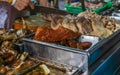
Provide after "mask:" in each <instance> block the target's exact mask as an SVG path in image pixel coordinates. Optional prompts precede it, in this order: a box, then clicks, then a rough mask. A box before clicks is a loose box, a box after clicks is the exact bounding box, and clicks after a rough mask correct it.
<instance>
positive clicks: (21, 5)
mask: <svg viewBox="0 0 120 75" xmlns="http://www.w3.org/2000/svg"><path fill="white" fill-rule="evenodd" d="M0 1H6V2H8V3H10V4H12V5H13V6H14V7H15V8H16V9H18V10H19V11H21V10H23V9H25V8H26V7H27V6H30V7H31V8H34V5H33V4H32V3H31V1H30V0H0Z"/></svg>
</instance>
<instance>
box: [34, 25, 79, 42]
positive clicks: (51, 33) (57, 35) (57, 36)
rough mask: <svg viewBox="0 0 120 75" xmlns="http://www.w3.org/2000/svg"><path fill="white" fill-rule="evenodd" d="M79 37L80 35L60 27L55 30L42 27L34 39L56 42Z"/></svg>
mask: <svg viewBox="0 0 120 75" xmlns="http://www.w3.org/2000/svg"><path fill="white" fill-rule="evenodd" d="M79 36H80V33H75V32H73V31H72V30H69V29H67V28H64V27H61V26H60V27H59V28H58V29H56V30H53V29H51V28H48V27H44V26H43V27H39V28H38V29H37V32H36V34H35V37H34V39H35V40H38V41H44V42H57V41H61V40H66V39H71V38H75V37H79Z"/></svg>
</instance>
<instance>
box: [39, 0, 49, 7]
mask: <svg viewBox="0 0 120 75" xmlns="http://www.w3.org/2000/svg"><path fill="white" fill-rule="evenodd" d="M39 4H40V5H41V6H45V7H50V3H49V2H48V0H39Z"/></svg>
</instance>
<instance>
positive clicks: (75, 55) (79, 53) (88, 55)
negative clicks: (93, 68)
mask: <svg viewBox="0 0 120 75" xmlns="http://www.w3.org/2000/svg"><path fill="white" fill-rule="evenodd" d="M119 37H120V30H118V31H116V32H115V33H113V34H112V35H111V36H110V37H108V38H106V39H103V40H101V41H100V42H98V43H97V44H95V45H94V46H92V47H91V48H89V49H88V50H79V49H75V48H70V47H65V46H61V45H57V44H53V43H46V42H40V41H35V40H32V39H28V38H24V39H23V42H24V46H25V50H28V52H30V53H32V54H34V55H36V56H38V57H42V58H46V59H49V60H53V61H56V62H59V63H61V64H67V65H72V66H74V67H79V71H81V72H84V73H85V72H87V71H88V66H90V65H92V64H94V62H95V61H96V60H97V59H98V58H100V57H101V56H102V55H104V54H105V53H106V52H107V51H109V49H110V48H111V47H112V46H114V45H115V44H116V43H117V42H118V41H119V40H120V38H119Z"/></svg>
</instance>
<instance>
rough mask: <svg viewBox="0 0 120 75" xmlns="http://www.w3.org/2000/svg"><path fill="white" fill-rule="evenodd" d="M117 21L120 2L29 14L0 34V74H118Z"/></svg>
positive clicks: (119, 27) (44, 9)
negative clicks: (45, 16) (45, 15)
mask: <svg viewBox="0 0 120 75" xmlns="http://www.w3.org/2000/svg"><path fill="white" fill-rule="evenodd" d="M83 3H84V4H83ZM88 5H90V8H88V7H89V6H88ZM8 6H9V5H8ZM71 10H72V11H71ZM77 10H80V11H77ZM43 13H45V14H47V15H49V16H52V17H48V16H47V18H44V16H43ZM51 13H52V14H51ZM11 15H13V14H12V13H11ZM14 15H16V14H14ZM119 17H120V16H119V3H118V2H117V1H116V2H112V1H110V2H104V3H102V2H97V3H96V2H95V3H94V2H90V1H84V0H83V1H82V3H81V2H76V3H71V2H68V4H66V5H65V10H59V9H55V8H48V7H43V6H35V9H33V10H31V9H27V10H25V11H24V12H21V14H20V15H17V18H16V19H15V20H14V28H12V27H10V28H9V27H8V28H6V29H3V30H1V31H0V45H1V46H0V74H1V75H119V70H120V60H119V56H120V20H119ZM12 20H13V19H12ZM10 26H11V25H10Z"/></svg>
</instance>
